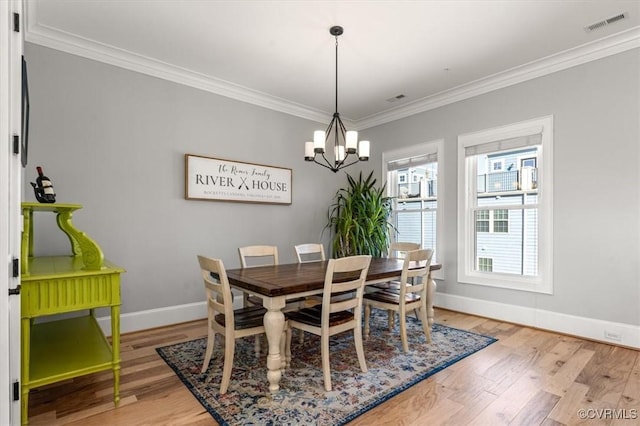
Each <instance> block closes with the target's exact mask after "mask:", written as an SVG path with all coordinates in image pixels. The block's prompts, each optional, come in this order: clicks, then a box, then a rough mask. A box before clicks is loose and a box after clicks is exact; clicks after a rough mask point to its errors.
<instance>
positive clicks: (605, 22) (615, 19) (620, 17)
mask: <svg viewBox="0 0 640 426" xmlns="http://www.w3.org/2000/svg"><path fill="white" fill-rule="evenodd" d="M627 16H629V14H628V13H627V12H624V13H620V14H619V15H616V16H612V17H611V18H607V19H603V20H602V21H599V22H596V23H593V24H591V25H588V26H586V27H584V30H585V31H586V32H591V31H593V30H597V29H598V28H602V27H605V26H607V25H609V24H613V23H614V22H618V21H621V20H623V19H625V18H626V17H627Z"/></svg>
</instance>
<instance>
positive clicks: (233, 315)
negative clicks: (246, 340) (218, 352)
mask: <svg viewBox="0 0 640 426" xmlns="http://www.w3.org/2000/svg"><path fill="white" fill-rule="evenodd" d="M198 262H199V263H200V269H201V271H202V278H203V279H204V286H205V289H206V292H207V318H208V321H207V329H208V332H207V349H206V351H205V355H204V361H203V363H202V369H201V370H200V372H201V373H204V372H205V371H207V368H208V367H209V362H210V361H211V356H212V354H213V348H214V345H215V337H216V333H217V334H221V335H222V336H224V365H223V368H222V380H221V381H220V394H224V393H226V392H227V388H228V387H229V381H230V379H231V370H232V368H233V356H234V352H235V341H236V339H239V338H242V337H246V336H254V335H255V336H256V338H257V339H259V338H260V335H261V334H263V333H264V332H265V331H264V325H263V321H262V319H263V317H264V314H265V313H266V309H264V308H263V307H261V306H250V307H245V308H241V309H236V310H234V309H233V298H232V296H231V287H230V286H229V280H228V279H227V272H226V270H225V268H224V264H223V263H222V260H220V259H213V258H209V257H205V256H198ZM283 346H284V345H283ZM257 356H259V346H256V357H257Z"/></svg>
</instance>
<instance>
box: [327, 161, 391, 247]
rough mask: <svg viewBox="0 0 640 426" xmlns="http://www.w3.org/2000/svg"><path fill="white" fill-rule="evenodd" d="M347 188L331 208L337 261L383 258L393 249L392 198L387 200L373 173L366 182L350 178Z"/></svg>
mask: <svg viewBox="0 0 640 426" xmlns="http://www.w3.org/2000/svg"><path fill="white" fill-rule="evenodd" d="M347 182H348V184H349V186H348V187H346V188H341V189H339V190H338V191H337V192H336V195H335V196H334V202H333V204H331V206H330V207H329V215H328V221H327V225H326V227H325V229H326V228H328V229H331V231H332V232H333V238H332V244H331V246H332V253H333V256H334V257H346V256H353V255H359V254H370V255H372V256H374V257H380V256H382V255H383V253H385V252H386V250H387V247H388V246H389V239H390V229H393V228H394V226H393V225H392V224H391V223H390V222H389V217H390V215H391V198H390V197H387V196H385V195H384V194H385V189H386V185H383V186H382V187H381V188H376V179H375V178H374V177H373V171H371V173H369V175H368V176H367V177H366V178H365V179H363V177H362V172H360V174H359V176H358V178H357V179H355V178H354V177H352V176H350V175H349V174H347Z"/></svg>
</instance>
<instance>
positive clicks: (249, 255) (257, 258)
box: [238, 245, 278, 306]
mask: <svg viewBox="0 0 640 426" xmlns="http://www.w3.org/2000/svg"><path fill="white" fill-rule="evenodd" d="M238 255H239V256H240V266H241V267H243V268H256V267H258V266H268V265H277V264H278V247H277V246H267V245H255V246H245V247H239V248H238ZM242 297H243V299H242V300H243V306H251V305H254V306H262V299H261V298H260V297H259V296H256V295H255V294H249V293H247V292H243V294H242Z"/></svg>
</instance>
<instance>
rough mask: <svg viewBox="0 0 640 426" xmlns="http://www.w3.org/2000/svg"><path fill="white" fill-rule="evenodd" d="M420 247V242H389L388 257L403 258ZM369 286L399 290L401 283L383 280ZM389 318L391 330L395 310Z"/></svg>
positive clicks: (372, 288) (389, 313)
mask: <svg viewBox="0 0 640 426" xmlns="http://www.w3.org/2000/svg"><path fill="white" fill-rule="evenodd" d="M419 248H420V244H418V243H411V242H405V241H394V242H392V243H391V244H389V249H388V250H387V257H388V258H390V259H403V258H404V256H405V253H407V252H408V251H412V250H418V249H419ZM369 288H370V289H371V290H374V291H377V290H389V289H393V290H398V289H399V288H400V283H399V282H398V281H387V282H382V283H378V284H372V285H371V286H369ZM417 317H418V314H417V313H416V318H417ZM387 318H388V321H389V322H388V328H389V331H391V330H393V327H394V326H395V312H394V311H391V310H390V311H389V312H388V313H387Z"/></svg>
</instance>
